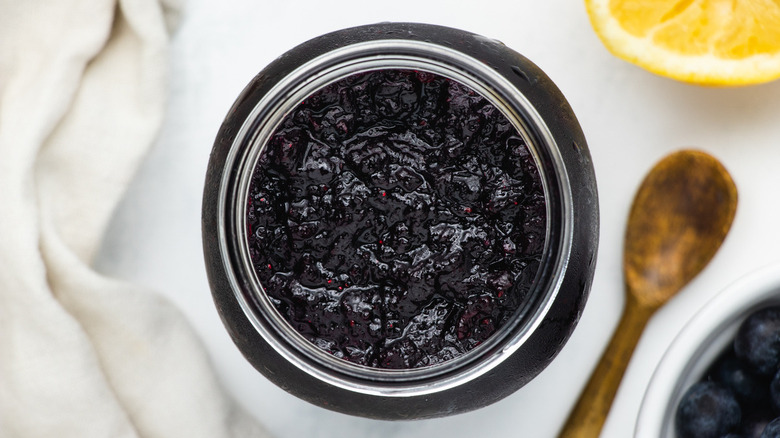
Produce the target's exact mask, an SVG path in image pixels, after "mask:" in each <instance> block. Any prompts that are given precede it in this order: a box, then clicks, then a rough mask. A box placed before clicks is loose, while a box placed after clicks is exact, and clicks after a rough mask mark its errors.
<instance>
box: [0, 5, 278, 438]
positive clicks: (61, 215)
mask: <svg viewBox="0 0 780 438" xmlns="http://www.w3.org/2000/svg"><path fill="white" fill-rule="evenodd" d="M174 10H175V4H172V3H170V2H168V3H161V2H160V1H159V0H67V1H61V2H50V1H43V0H25V1H24V2H9V1H6V2H2V4H0V12H1V13H0V357H2V360H0V388H2V389H0V436H13V437H53V436H57V437H80V438H82V437H85V438H89V437H178V436H188V437H221V436H226V437H230V436H235V437H239V436H240V437H253V436H265V432H264V430H263V429H262V428H261V427H260V426H259V425H258V424H257V423H256V422H255V421H254V420H253V419H252V418H250V417H249V416H248V415H247V414H246V413H244V411H243V410H241V409H240V408H239V407H238V406H236V405H235V403H234V402H233V401H232V400H231V399H230V398H229V397H228V396H226V395H225V393H224V391H223V390H222V388H221V386H220V384H219V382H218V380H217V378H216V376H215V375H214V373H213V371H212V369H211V366H210V364H209V359H208V356H207V354H206V353H205V350H204V348H203V346H202V345H201V343H200V340H199V339H198V338H197V337H196V336H195V334H194V332H193V330H192V329H191V327H189V325H188V324H187V321H186V320H185V318H184V317H183V316H182V315H181V314H180V313H179V312H178V310H177V309H175V308H174V307H173V306H172V305H171V304H170V303H168V302H167V301H165V300H164V299H162V298H161V297H160V296H159V295H157V294H155V293H153V292H150V291H146V290H142V289H140V288H138V287H136V286H134V285H130V284H126V283H123V282H120V281H117V280H113V279H109V278H105V277H103V276H101V275H99V274H97V273H96V272H94V271H93V270H92V269H91V268H90V264H91V262H92V258H93V257H94V255H95V253H96V251H97V249H98V248H99V245H100V242H101V240H102V238H103V233H104V231H105V229H106V227H107V224H108V222H109V220H110V218H111V215H112V213H113V210H114V208H115V206H116V204H117V203H118V201H119V200H120V199H121V196H122V195H123V193H124V191H125V188H126V187H127V185H128V183H129V181H130V180H131V178H132V176H133V175H134V173H135V171H136V169H137V167H138V165H139V164H140V162H141V161H142V159H143V157H144V155H145V153H146V152H147V150H148V148H149V147H150V146H151V144H152V143H153V141H154V138H155V135H156V134H157V131H158V129H159V127H160V125H161V123H162V120H163V116H164V112H165V103H166V92H167V84H166V81H167V79H166V74H167V62H168V61H167V50H168V43H169V28H168V24H169V23H170V22H171V17H172V16H173V15H172V14H171V12H172V11H174Z"/></svg>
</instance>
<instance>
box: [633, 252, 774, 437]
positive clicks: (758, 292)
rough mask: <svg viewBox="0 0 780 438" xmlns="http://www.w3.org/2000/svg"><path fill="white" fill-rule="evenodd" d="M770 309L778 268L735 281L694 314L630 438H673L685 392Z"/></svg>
mask: <svg viewBox="0 0 780 438" xmlns="http://www.w3.org/2000/svg"><path fill="white" fill-rule="evenodd" d="M772 304H780V263H773V264H770V265H767V266H763V267H761V268H758V269H756V270H754V271H752V272H749V273H748V274H746V275H744V276H742V277H740V278H739V279H737V280H736V281H734V282H733V283H731V284H729V285H728V286H727V287H725V288H724V289H722V290H721V291H720V292H718V293H717V294H716V295H715V296H714V297H713V298H712V299H711V300H710V301H709V302H707V304H705V305H704V306H703V307H702V308H701V309H699V310H698V311H697V312H696V313H694V315H693V316H692V317H691V318H690V319H689V320H688V321H687V322H686V323H685V325H684V326H683V328H682V329H680V331H679V333H677V335H676V336H675V338H674V339H673V340H672V342H671V344H669V347H668V348H667V349H666V351H665V352H664V354H663V356H662V357H661V359H660V361H659V363H658V365H657V366H656V369H655V371H654V372H653V374H652V376H651V378H650V381H649V382H648V385H647V388H646V390H645V394H644V397H643V398H642V402H641V404H640V407H639V412H638V415H637V420H636V423H635V428H634V437H635V438H662V437H664V438H666V437H668V438H674V437H675V433H674V415H675V411H676V406H677V404H678V403H679V400H680V399H681V398H682V395H683V394H684V392H685V390H687V389H688V386H689V385H691V384H692V383H694V382H695V381H697V380H699V379H700V378H701V376H702V375H703V373H704V371H705V369H706V368H707V367H708V366H709V365H711V364H712V361H713V360H714V359H715V358H716V357H717V356H718V355H720V354H721V353H722V351H723V348H725V347H726V345H727V344H728V343H729V342H730V341H731V340H733V336H734V334H735V333H736V331H737V329H738V327H739V324H741V322H742V321H744V319H745V318H747V316H749V315H750V314H751V313H753V312H754V311H756V310H758V309H759V308H762V307H766V306H768V305H772Z"/></svg>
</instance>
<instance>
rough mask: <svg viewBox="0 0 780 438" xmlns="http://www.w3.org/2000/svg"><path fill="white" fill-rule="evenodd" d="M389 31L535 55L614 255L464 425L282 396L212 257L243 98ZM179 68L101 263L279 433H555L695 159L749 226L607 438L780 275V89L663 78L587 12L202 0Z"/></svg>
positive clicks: (186, 29)
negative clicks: (658, 200)
mask: <svg viewBox="0 0 780 438" xmlns="http://www.w3.org/2000/svg"><path fill="white" fill-rule="evenodd" d="M379 21H418V22H429V23H435V24H442V25H447V26H452V27H458V28H462V29H465V30H470V31H474V32H477V33H481V34H483V35H485V36H489V37H492V38H496V39H499V40H501V41H503V42H504V43H505V44H507V45H508V46H510V47H512V48H514V49H515V50H517V51H518V52H520V53H522V54H524V55H525V56H527V57H529V58H530V59H532V60H533V61H534V62H535V63H537V64H538V65H539V66H540V67H541V68H542V69H543V70H545V71H546V72H547V74H548V75H549V76H550V77H551V78H552V79H553V80H554V81H555V82H556V83H557V84H558V86H559V87H560V89H561V90H562V91H563V93H564V95H565V96H566V97H567V98H568V100H569V102H570V103H571V105H572V107H573V108H574V111H575V112H576V114H577V115H578V117H579V120H580V123H581V124H582V127H583V130H584V132H585V135H586V137H587V139H588V143H589V146H590V149H591V153H592V155H593V161H594V163H595V166H596V174H597V178H598V184H599V191H600V193H599V195H600V203H601V244H600V250H599V259H598V265H597V269H596V277H595V281H594V285H593V289H592V293H591V296H590V300H589V302H588V304H587V307H586V310H585V313H584V315H583V318H582V320H581V322H580V324H579V326H578V328H577V330H576V332H575V334H574V336H573V337H572V338H571V340H570V341H569V343H568V344H567V345H566V347H565V348H564V349H563V351H562V352H561V354H560V355H559V356H558V358H557V359H556V360H555V361H554V362H553V364H552V365H551V366H550V367H548V368H547V369H546V370H545V371H544V372H543V373H542V374H541V375H540V376H539V377H537V378H536V379H535V380H534V381H532V382H531V383H530V384H529V385H527V386H526V387H524V388H522V389H521V390H520V391H518V392H516V393H515V394H513V395H511V396H510V397H508V398H506V399H504V400H502V401H500V402H498V403H496V404H494V405H492V406H489V407H487V408H484V409H482V410H479V411H476V412H473V413H468V414H464V415H459V416H455V417H450V418H444V419H437V420H427V421H416V422H381V421H371V420H366V419H362V418H353V417H349V416H346V415H342V414H337V413H333V412H329V411H326V410H324V409H320V408H318V407H315V406H312V405H309V404H307V403H305V402H303V401H300V400H298V399H296V398H294V397H293V396H291V395H288V394H287V393H285V392H284V391H282V390H280V389H278V388H276V387H275V386H274V385H272V384H271V383H269V382H268V381H267V380H265V378H263V377H262V376H261V375H260V374H258V373H257V372H255V371H254V369H253V368H252V367H251V366H250V365H249V364H248V363H247V362H246V361H245V360H244V359H243V358H242V356H241V355H240V354H239V353H238V351H237V349H236V348H235V347H234V345H233V344H232V342H231V341H230V339H229V337H228V335H227V333H226V332H225V330H224V329H223V327H222V325H221V322H220V321H219V318H218V316H217V314H216V311H215V309H214V307H213V304H212V301H211V296H210V292H209V288H208V284H207V281H206V276H205V272H204V265H203V261H202V251H201V243H200V242H201V241H200V203H201V192H202V185H203V178H204V174H205V168H206V163H207V160H208V156H209V152H210V150H211V144H212V142H213V139H214V136H215V134H216V131H217V129H218V127H219V125H220V123H221V120H222V118H223V117H224V115H225V113H226V111H227V109H228V108H229V106H230V105H231V103H232V102H233V100H234V99H235V97H236V96H237V95H238V93H239V92H240V91H241V89H242V88H243V87H244V85H245V84H246V83H247V82H248V81H249V80H250V79H251V78H252V77H253V76H254V75H255V74H256V73H257V72H258V71H259V70H260V69H261V68H263V67H264V66H265V65H266V64H267V63H269V62H270V61H272V60H273V59H274V58H275V57H277V56H278V55H280V54H281V53H283V52H284V51H286V50H288V49H290V48H292V47H293V46H295V45H296V44H298V43H301V42H303V41H305V40H307V39H310V38H312V37H315V36H317V35H320V34H323V33H326V32H328V31H332V30H336V29H339V28H344V27H349V26H353V25H359V24H368V23H372V22H379ZM171 63H172V73H173V74H172V83H171V98H170V109H169V113H168V119H167V121H166V123H165V125H164V127H163V130H162V132H161V135H160V138H159V140H158V142H157V144H156V146H155V148H154V150H153V151H152V153H151V155H150V156H149V158H148V160H147V162H146V163H145V165H144V166H143V168H142V169H141V171H140V173H139V175H138V178H137V179H136V180H135V182H134V183H133V184H132V186H131V187H130V189H129V192H128V195H127V197H126V199H125V201H124V202H123V204H122V205H121V207H120V209H119V211H118V212H117V216H116V217H115V219H114V221H113V223H112V226H111V229H110V233H109V236H108V238H107V240H106V242H105V245H104V247H103V250H102V252H101V254H100V256H99V258H98V260H97V265H98V268H99V269H100V270H101V271H103V272H105V273H108V274H111V275H114V276H117V277H121V278H124V279H128V280H131V281H134V282H137V283H140V284H143V285H146V286H149V287H150V288H153V289H155V290H157V291H159V292H160V293H162V294H165V295H166V296H168V297H170V299H171V300H173V301H174V302H175V303H177V304H178V306H180V308H181V309H182V311H183V312H184V313H185V315H186V316H187V317H188V318H189V320H190V321H191V323H192V325H193V326H194V327H195V329H196V330H197V331H198V333H199V334H200V335H201V336H202V338H203V341H204V343H205V345H206V347H207V348H208V350H209V352H210V354H211V357H212V358H213V362H214V365H215V367H216V369H217V372H218V373H219V375H220V378H221V380H222V381H223V382H224V385H225V387H226V388H227V390H228V391H229V392H230V393H232V394H233V395H234V396H235V397H236V398H237V399H238V401H239V402H240V403H241V404H242V405H243V406H244V407H245V408H246V409H247V410H249V411H250V412H252V413H253V414H254V415H255V416H256V417H257V419H258V420H259V421H261V422H263V423H264V424H265V425H266V426H267V427H268V429H270V430H271V431H272V432H273V433H274V434H275V435H276V436H277V437H288V438H290V437H339V438H350V437H360V438H372V437H382V438H392V437H401V436H403V437H430V436H447V437H451V438H458V437H471V436H491V437H510V436H511V437H518V436H521V437H532V438H545V437H554V436H555V435H556V432H557V430H558V429H559V427H560V426H561V424H562V423H563V421H564V419H565V418H566V415H567V412H568V410H569V408H570V407H571V406H572V405H573V403H574V400H575V399H576V397H577V395H578V393H579V390H580V388H581V387H582V386H583V385H584V382H585V381H586V379H587V377H588V375H589V373H590V371H591V369H592V367H593V366H594V364H595V362H596V360H597V359H598V356H599V355H600V353H601V350H602V349H603V348H604V346H605V345H606V342H607V339H608V338H609V336H610V335H611V332H612V330H613V329H614V327H615V325H616V323H617V319H618V316H619V313H620V311H621V309H622V306H623V288H622V281H623V280H622V273H621V257H622V236H623V233H624V227H625V218H626V214H627V211H628V208H629V204H630V202H631V198H632V196H633V194H634V191H635V190H636V187H637V186H638V184H639V182H640V180H641V179H642V177H643V175H644V174H645V172H646V171H647V170H648V169H649V168H650V167H651V166H652V165H653V164H654V163H655V162H656V161H657V160H658V159H659V158H660V157H662V156H663V155H665V154H666V153H669V152H671V151H674V150H677V149H680V148H683V147H697V148H700V149H703V150H705V151H708V152H710V153H712V154H713V155H715V156H717V157H718V158H720V159H721V160H722V161H723V162H724V164H725V165H726V167H727V168H728V169H729V170H730V171H731V172H732V174H733V177H734V179H735V181H736V183H737V186H738V189H739V192H740V204H739V208H738V212H737V217H736V220H735V223H734V226H733V229H732V231H731V234H730V235H729V237H728V238H727V240H726V242H725V244H724V245H723V247H722V248H721V251H720V253H719V254H718V255H717V256H716V257H715V259H714V260H713V262H712V264H711V265H710V266H709V267H708V268H706V270H705V271H704V272H703V273H702V274H701V275H700V276H699V277H698V278H697V279H695V280H694V281H693V282H692V283H691V284H690V285H689V287H687V288H686V289H685V290H684V291H683V292H682V293H681V294H680V295H679V296H678V297H677V298H675V299H674V300H673V302H671V303H669V304H668V305H667V306H666V307H665V308H663V309H662V310H661V311H660V312H659V313H658V314H657V315H656V317H655V318H654V319H653V320H652V321H651V323H650V324H649V326H648V327H647V330H646V332H645V335H644V336H643V338H642V340H641V342H640V345H639V347H638V349H637V351H636V354H635V356H634V358H633V360H632V362H631V365H630V367H629V370H628V373H627V374H626V378H625V380H624V383H623V386H622V387H621V389H620V391H619V393H618V398H617V400H616V402H615V405H614V408H613V410H612V413H611V415H610V417H609V419H608V423H607V425H606V427H605V429H604V432H603V434H602V437H613V438H625V437H627V436H630V435H631V431H632V429H633V425H634V421H635V418H636V413H637V410H638V409H639V405H640V402H641V397H642V394H643V392H644V389H645V387H646V385H647V382H648V380H649V378H650V375H651V373H652V371H653V369H654V367H655V366H656V364H657V362H658V360H659V359H660V357H661V355H662V354H663V351H664V350H665V348H666V347H667V346H668V344H669V342H670V341H671V339H672V338H673V336H674V335H675V333H676V332H677V331H678V330H679V328H680V327H681V326H682V325H683V324H684V322H685V321H686V320H687V319H688V318H689V317H690V316H691V315H692V314H693V313H694V312H695V311H696V310H697V309H699V308H700V307H701V306H702V305H703V304H704V303H705V302H706V301H707V299H708V298H710V297H711V296H712V295H714V294H715V293H716V292H718V291H719V290H720V289H722V288H723V287H724V286H725V285H726V284H728V283H730V282H732V281H734V280H735V279H737V278H739V277H740V276H742V275H744V274H746V273H748V272H750V271H752V270H753V269H755V268H757V267H759V266H763V265H766V264H768V263H770V262H776V261H780V254H778V251H777V250H776V248H778V247H780V245H779V243H780V217H779V216H780V206H779V205H780V204H779V203H778V201H780V196H778V187H780V175H778V171H777V169H778V167H780V123H778V120H780V82H777V83H772V84H768V85H762V86H755V87H749V88H740V89H722V88H703V87H697V86H691V85H686V84H682V83H678V82H674V81H672V80H669V79H665V78H661V77H658V76H654V75H652V74H650V73H647V72H645V71H643V70H641V69H639V68H638V67H634V66H632V65H630V64H627V63H625V62H623V61H621V60H619V59H616V58H615V57H613V56H611V55H610V54H609V53H608V52H607V50H606V49H605V48H604V47H603V46H602V44H601V43H600V41H599V40H598V38H597V37H596V35H595V34H594V33H593V31H592V29H591V27H590V23H589V21H588V18H587V15H586V12H585V6H584V4H583V2H582V0H545V1H531V0H514V1H490V0H484V1H481V2H473V1H460V0H458V1H455V0H450V1H443V0H442V1H435V0H429V1H419V0H396V1H394V2H385V3H379V2H376V3H369V2H365V1H357V0H355V1H331V2H322V1H303V0H286V1H263V2H258V1H254V0H223V1H219V2H217V1H214V0H211V1H209V0H189V1H188V3H187V6H186V11H185V15H184V16H183V21H182V23H181V27H180V29H179V32H178V33H177V35H176V36H175V39H174V42H173V51H172V60H171ZM182 396H183V397H186V394H182Z"/></svg>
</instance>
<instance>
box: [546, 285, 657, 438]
mask: <svg viewBox="0 0 780 438" xmlns="http://www.w3.org/2000/svg"><path fill="white" fill-rule="evenodd" d="M652 314H653V309H648V308H647V307H645V306H642V305H640V304H639V303H637V302H636V301H634V300H632V299H631V297H630V296H629V297H628V300H627V302H626V307H625V310H624V311H623V316H622V317H621V318H620V322H619V323H618V326H617V328H616V329H615V333H614V335H612V340H611V341H610V342H609V345H608V346H607V349H606V350H605V351H604V353H603V354H602V356H601V359H600V360H599V363H598V365H597V366H596V369H595V370H594V371H593V373H592V374H591V376H590V380H589V381H588V383H587V385H586V386H585V389H583V391H582V393H581V394H580V398H579V400H577V404H576V405H575V406H574V409H573V410H572V411H571V413H570V414H569V419H568V420H567V421H566V424H565V425H564V426H563V429H562V430H561V432H560V434H559V435H558V437H559V438H596V437H598V436H599V434H600V433H601V428H602V427H603V426H604V421H605V420H606V418H607V414H608V413H609V409H610V407H611V406H612V401H613V400H614V398H615V394H617V390H618V387H619V386H620V381H621V379H622V378H623V374H624V373H625V372H626V367H628V362H629V360H630V359H631V354H632V353H633V352H634V348H635V347H636V344H637V343H638V342H639V337H640V336H641V335H642V330H643V329H644V327H645V325H647V321H648V320H649V319H650V316H651V315H652Z"/></svg>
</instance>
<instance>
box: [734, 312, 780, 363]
mask: <svg viewBox="0 0 780 438" xmlns="http://www.w3.org/2000/svg"><path fill="white" fill-rule="evenodd" d="M734 352H735V353H736V355H737V357H738V358H739V359H740V360H742V361H743V362H744V363H745V364H746V365H747V366H748V367H749V368H750V369H751V370H752V371H754V372H755V373H757V374H760V375H764V376H771V375H773V374H774V373H775V372H776V371H777V368H778V363H780V307H768V308H765V309H761V310H759V311H757V312H755V313H753V314H752V315H750V316H749V317H748V318H747V319H746V320H745V322H743V323H742V325H741V326H740V328H739V331H738V332H737V336H736V338H735V339H734Z"/></svg>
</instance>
